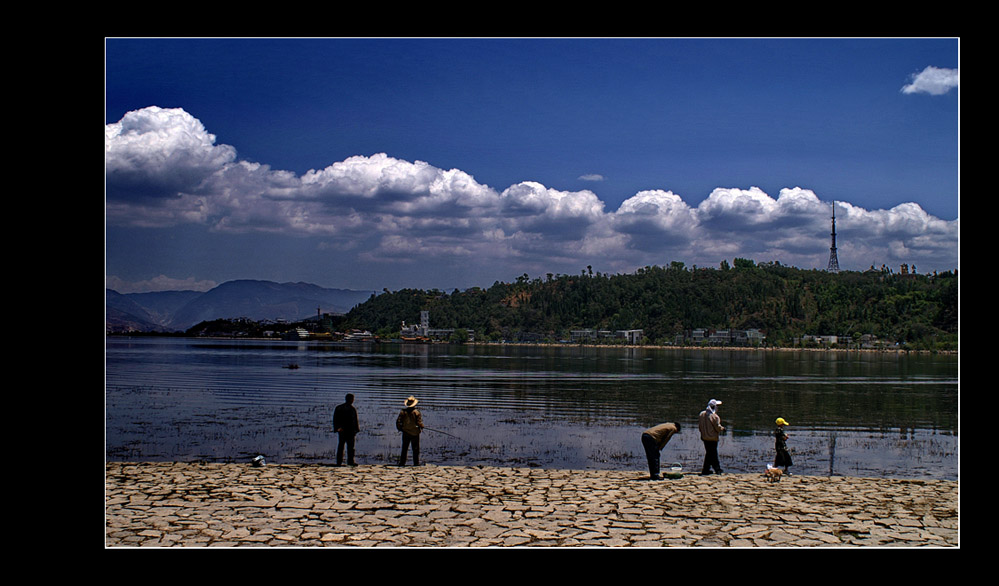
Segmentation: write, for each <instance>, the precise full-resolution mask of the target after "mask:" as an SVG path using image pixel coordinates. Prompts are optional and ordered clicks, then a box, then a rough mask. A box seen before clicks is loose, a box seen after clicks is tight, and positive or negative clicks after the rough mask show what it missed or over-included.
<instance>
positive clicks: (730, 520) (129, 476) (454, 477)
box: [105, 462, 960, 548]
mask: <svg viewBox="0 0 999 586" xmlns="http://www.w3.org/2000/svg"><path fill="white" fill-rule="evenodd" d="M959 533H960V531H959V491H958V482H957V481H951V480H906V479H889V478H855V477H839V476H834V477H827V476H790V477H785V478H783V479H782V480H781V481H780V482H776V483H773V482H767V481H766V480H765V479H764V478H763V475H762V474H723V475H720V476H699V475H692V474H687V475H684V477H683V478H679V479H672V480H660V481H650V480H648V474H647V472H644V471H642V470H632V471H606V470H559V469H542V468H503V467H488V466H468V467H464V466H434V465H425V466H419V467H411V466H410V467H397V466H384V465H379V466H374V465H362V466H357V467H334V466H329V465H320V464H304V465H297V464H296V465H286V464H281V465H276V464H267V465H265V466H262V467H254V466H251V465H249V464H221V463H179V462H144V463H134V462H106V463H105V546H106V547H107V548H138V547H180V546H194V547H246V546H264V547H324V546H325V547H328V546H336V547H386V546H387V547H450V548H478V547H495V548H500V547H524V548H527V547H594V548H605V547H619V546H620V547H645V548H652V547H747V548H751V547H938V548H955V547H959V546H960V541H959Z"/></svg>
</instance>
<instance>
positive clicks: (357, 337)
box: [343, 330, 377, 342]
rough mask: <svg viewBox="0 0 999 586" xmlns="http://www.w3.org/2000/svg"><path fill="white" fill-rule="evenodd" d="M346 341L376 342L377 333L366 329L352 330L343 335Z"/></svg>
mask: <svg viewBox="0 0 999 586" xmlns="http://www.w3.org/2000/svg"><path fill="white" fill-rule="evenodd" d="M343 339H344V341H346V342H375V341H377V340H376V339H375V335H374V334H372V333H371V332H369V331H367V330H364V331H363V332H362V331H361V330H350V331H349V332H347V333H346V334H344V336H343Z"/></svg>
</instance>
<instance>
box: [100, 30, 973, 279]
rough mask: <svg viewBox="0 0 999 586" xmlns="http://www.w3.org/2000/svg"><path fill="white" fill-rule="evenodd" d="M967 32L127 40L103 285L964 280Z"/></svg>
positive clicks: (122, 50) (113, 55) (115, 55)
mask: <svg viewBox="0 0 999 586" xmlns="http://www.w3.org/2000/svg"><path fill="white" fill-rule="evenodd" d="M958 51H959V41H958V40H957V39H924V38H919V39H866V38H865V39H554V38H553V39H114V38H112V39H107V41H106V54H105V89H106V95H105V104H106V109H105V210H106V215H105V218H106V221H105V227H106V246H105V250H106V254H105V261H106V262H105V265H106V266H105V269H106V281H107V285H108V286H109V287H112V288H115V289H117V290H119V291H121V292H131V291H142V290H164V289H177V288H194V289H206V288H210V287H211V286H214V285H216V284H220V283H222V282H224V281H228V280H232V279H241V278H246V279H267V280H274V281H282V282H283V281H306V282H312V283H316V284H319V285H322V286H327V287H338V288H350V289H373V290H381V289H382V288H389V289H392V290H395V289H398V288H402V287H418V288H432V287H437V288H441V289H444V290H450V289H453V288H462V289H464V288H466V287H470V286H483V287H488V286H489V285H491V284H492V283H493V282H495V281H512V280H514V279H515V278H516V277H517V276H519V275H521V274H524V273H527V274H528V275H530V276H531V277H539V276H543V275H545V274H547V273H561V274H576V273H579V272H580V271H581V270H582V269H585V268H586V267H587V266H592V267H593V270H594V271H601V272H604V273H619V272H633V271H634V270H635V269H636V268H638V267H642V266H646V265H665V264H669V263H670V262H672V261H680V262H684V263H685V264H686V265H687V266H693V265H697V266H712V267H717V266H719V264H720V262H721V261H723V260H727V261H728V262H729V263H732V261H733V259H734V258H737V257H741V258H751V259H754V260H756V261H757V262H768V261H779V262H781V263H782V264H788V265H793V266H798V267H801V268H825V266H826V263H827V262H828V258H829V244H830V242H829V240H830V239H829V216H830V213H831V209H832V208H831V206H832V202H833V201H836V202H838V203H837V208H836V215H837V233H838V242H837V244H838V257H839V262H840V266H841V268H845V269H851V270H864V269H867V268H868V267H870V266H871V265H876V266H878V267H880V266H881V265H882V264H883V265H887V266H889V267H892V268H893V269H894V270H898V268H899V266H900V265H901V264H902V263H906V264H909V265H915V266H916V267H917V270H918V271H919V272H932V271H934V270H950V269H955V268H958V235H959V227H958V226H959V223H958V207H959V201H958V194H959V176H960V166H959V158H958V157H959V111H958V108H959V98H958V87H957V78H958V75H957V72H958V58H959V54H958Z"/></svg>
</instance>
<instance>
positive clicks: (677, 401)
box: [105, 338, 958, 478]
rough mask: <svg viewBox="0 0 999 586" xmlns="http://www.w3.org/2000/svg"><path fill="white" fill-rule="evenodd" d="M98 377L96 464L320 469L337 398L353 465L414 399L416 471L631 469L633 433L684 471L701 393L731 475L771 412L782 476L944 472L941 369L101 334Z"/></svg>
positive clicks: (952, 447)
mask: <svg viewBox="0 0 999 586" xmlns="http://www.w3.org/2000/svg"><path fill="white" fill-rule="evenodd" d="M289 364H296V365H297V366H298V368H297V369H288V368H286V367H287V366H288V365H289ZM106 367H107V368H106V394H105V398H106V420H105V423H106V429H107V435H106V437H107V457H108V458H109V459H152V460H173V459H178V460H187V459H208V460H235V461H240V460H243V459H246V458H248V457H252V456H253V455H255V454H256V453H264V454H265V455H267V459H268V461H272V462H281V461H285V462H294V461H332V450H333V448H334V447H335V441H334V440H335V437H334V436H333V435H332V434H331V433H330V432H329V417H330V416H331V414H332V409H333V407H334V406H335V405H336V404H338V403H340V402H341V401H342V399H343V396H344V395H345V394H346V393H348V392H350V393H353V394H354V395H355V396H356V397H357V401H356V406H357V408H358V410H359V412H360V417H361V426H362V433H361V434H360V435H359V436H358V450H359V461H360V462H361V463H391V462H392V461H394V459H395V458H396V457H397V453H396V451H397V450H398V448H399V445H398V444H399V442H398V437H397V434H396V431H395V429H394V421H395V415H396V414H397V412H398V409H399V408H400V406H401V404H402V401H403V400H404V399H405V398H406V397H407V396H409V395H415V396H417V397H420V399H421V406H422V407H423V408H424V418H425V421H426V424H427V425H428V426H429V427H431V428H435V429H436V430H439V433H434V432H427V433H428V435H427V436H426V437H425V439H424V441H423V445H422V446H421V447H422V450H423V451H424V452H425V455H426V457H427V461H428V462H431V463H438V464H479V463H481V464H500V465H517V466H548V467H567V468H581V469H582V468H614V469H631V468H635V469H636V470H641V468H642V458H643V454H642V450H641V445H640V442H639V435H640V433H641V430H642V429H644V428H645V427H648V426H650V425H653V424H655V423H659V422H662V421H675V422H679V423H680V424H681V426H682V427H683V428H684V431H683V432H682V433H681V434H680V435H679V436H677V438H676V439H674V441H672V442H671V443H670V446H669V447H668V448H667V449H666V450H665V452H664V455H663V458H664V459H665V460H669V461H680V462H682V463H683V464H684V466H685V467H686V468H687V469H688V470H690V469H698V470H699V468H700V459H701V457H702V449H703V448H702V447H701V444H700V441H699V438H698V437H697V432H696V428H697V424H696V417H697V413H698V412H700V411H701V410H702V409H703V408H704V406H705V404H706V403H707V401H708V399H711V398H716V399H720V400H722V401H724V407H723V409H722V411H721V415H722V418H723V422H724V424H725V425H726V427H727V428H728V433H727V434H726V435H725V437H724V438H723V440H722V445H721V446H720V456H721V459H722V464H723V467H726V468H727V469H728V470H730V471H733V472H738V471H754V470H757V469H760V470H762V468H763V467H764V466H765V463H766V462H768V461H770V460H771V459H772V439H771V433H772V427H773V421H774V419H775V418H776V417H778V416H782V417H785V418H786V419H788V420H789V421H790V422H791V428H790V432H791V438H790V440H789V445H790V446H791V448H792V450H794V452H795V469H796V471H798V472H799V473H810V474H829V473H832V474H856V475H893V476H907V477H949V478H956V475H957V458H956V455H957V443H958V442H957V425H958V420H957V411H958V409H957V402H958V399H957V389H958V380H957V359H956V357H955V356H947V355H895V354H890V355H888V354H867V353H837V352H787V351H783V352H780V351H765V352H764V351H743V350H731V351H727V350H668V349H642V348H583V347H578V346H564V347H559V346H556V347H522V346H499V345H496V346H446V345H380V346H374V345H370V346H360V345H359V346H349V347H348V346H336V345H330V344H321V343H308V342H261V341H239V342H233V341H213V340H193V339H167V338H136V339H128V338H108V341H107V360H106Z"/></svg>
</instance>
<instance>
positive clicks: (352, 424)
mask: <svg viewBox="0 0 999 586" xmlns="http://www.w3.org/2000/svg"><path fill="white" fill-rule="evenodd" d="M333 431H335V432H336V433H337V435H338V437H339V441H338V442H337V447H336V465H337V466H341V465H343V447H344V446H347V465H348V466H357V464H356V463H355V462H354V436H355V435H357V432H359V431H361V427H360V425H358V423H357V409H356V408H354V395H353V394H351V393H347V397H346V402H345V403H343V404H342V405H337V407H336V409H334V410H333Z"/></svg>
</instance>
